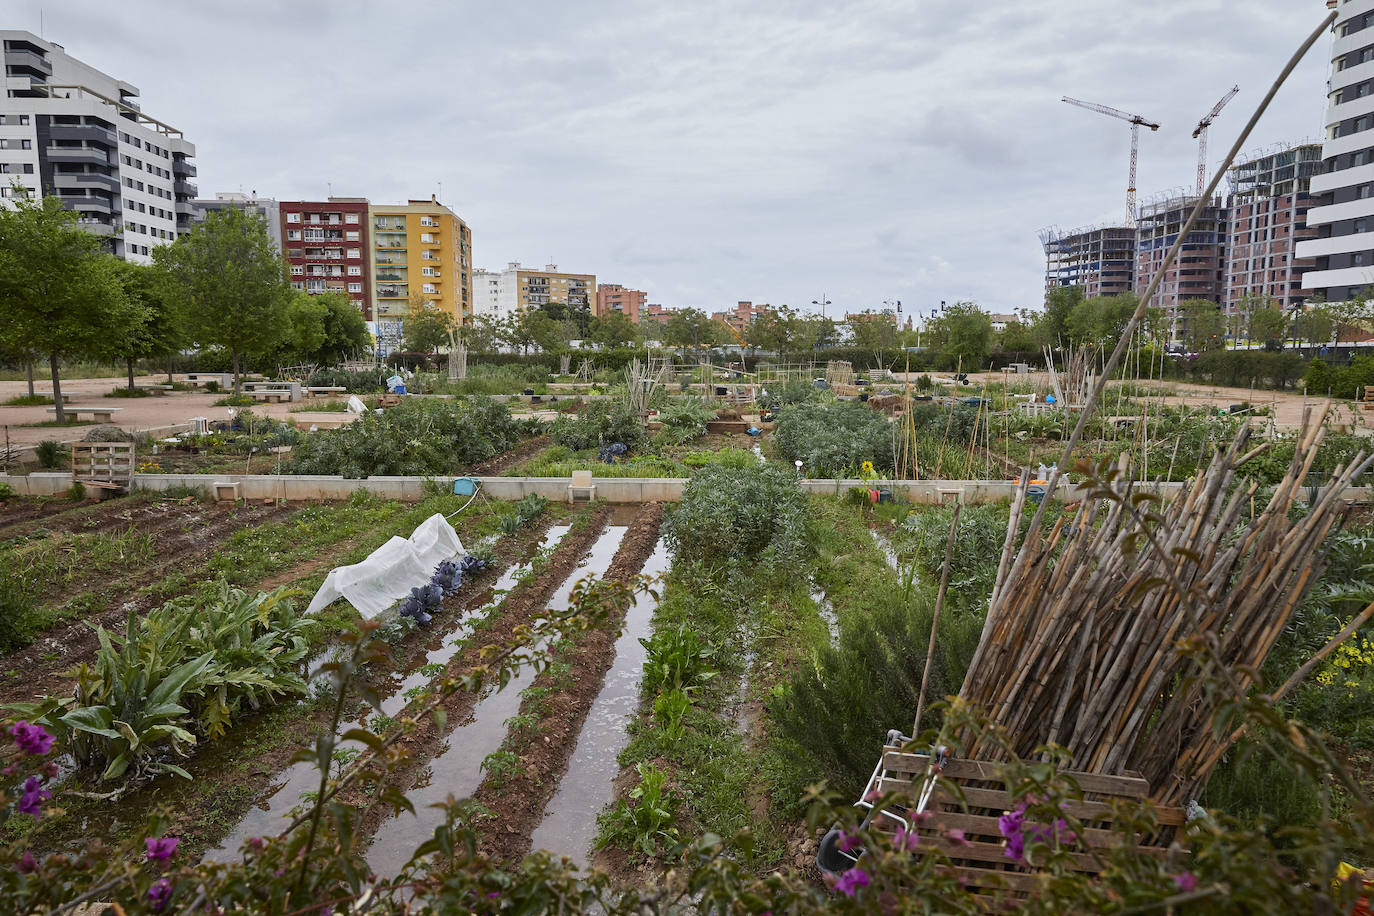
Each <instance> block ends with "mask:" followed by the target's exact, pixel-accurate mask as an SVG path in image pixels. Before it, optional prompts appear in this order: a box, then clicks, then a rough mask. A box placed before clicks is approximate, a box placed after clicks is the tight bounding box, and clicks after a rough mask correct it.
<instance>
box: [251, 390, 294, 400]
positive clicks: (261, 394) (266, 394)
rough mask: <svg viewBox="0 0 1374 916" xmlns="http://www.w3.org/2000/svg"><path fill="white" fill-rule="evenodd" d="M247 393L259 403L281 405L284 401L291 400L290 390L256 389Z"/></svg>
mask: <svg viewBox="0 0 1374 916" xmlns="http://www.w3.org/2000/svg"><path fill="white" fill-rule="evenodd" d="M246 393H247V394H248V395H250V396H251V397H253V398H255V399H256V400H259V401H275V402H277V403H281V402H282V401H289V400H291V389H290V388H254V389H252V390H251V391H248V392H246Z"/></svg>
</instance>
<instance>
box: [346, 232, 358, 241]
mask: <svg viewBox="0 0 1374 916" xmlns="http://www.w3.org/2000/svg"><path fill="white" fill-rule="evenodd" d="M344 240H345V241H348V242H356V241H358V233H357V232H356V231H354V232H345V233H344Z"/></svg>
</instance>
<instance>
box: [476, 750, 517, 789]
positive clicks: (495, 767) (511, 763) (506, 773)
mask: <svg viewBox="0 0 1374 916" xmlns="http://www.w3.org/2000/svg"><path fill="white" fill-rule="evenodd" d="M482 769H484V770H486V771H487V776H488V778H490V779H491V782H492V785H493V786H496V787H498V788H499V787H500V786H502V785H504V784H505V782H506V780H508V779H510V778H511V777H512V776H515V775H517V774H518V773H520V771H521V767H520V755H519V754H517V753H515V752H514V751H493V752H492V753H490V754H488V755H487V757H486V759H485V760H483V761H482Z"/></svg>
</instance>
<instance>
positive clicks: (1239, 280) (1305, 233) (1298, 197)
mask: <svg viewBox="0 0 1374 916" xmlns="http://www.w3.org/2000/svg"><path fill="white" fill-rule="evenodd" d="M1321 167H1322V147H1321V144H1320V143H1299V144H1284V145H1282V146H1279V147H1275V148H1272V149H1268V150H1264V151H1262V152H1260V153H1258V154H1257V155H1254V156H1252V157H1250V158H1248V159H1246V160H1245V161H1243V162H1239V163H1237V164H1236V165H1234V166H1232V167H1231V169H1230V170H1229V171H1228V173H1227V176H1226V177H1227V180H1228V181H1229V182H1230V185H1231V194H1232V202H1231V221H1230V226H1229V235H1228V238H1227V244H1226V290H1225V295H1224V298H1223V302H1224V304H1225V306H1226V310H1227V312H1230V313H1234V312H1235V311H1236V310H1237V307H1238V306H1239V305H1240V303H1241V302H1242V301H1243V300H1245V299H1246V298H1249V297H1256V298H1262V299H1267V300H1269V301H1271V302H1272V303H1274V305H1276V306H1277V307H1278V308H1281V309H1285V310H1287V309H1292V308H1295V307H1297V306H1300V305H1301V304H1302V303H1303V302H1304V301H1305V300H1306V298H1307V293H1305V292H1304V291H1303V288H1302V275H1303V272H1304V271H1307V270H1312V269H1313V268H1315V267H1316V264H1317V261H1316V258H1297V257H1295V254H1294V249H1295V246H1296V245H1297V243H1298V242H1299V241H1300V240H1302V239H1311V238H1316V237H1317V230H1316V229H1315V228H1311V229H1309V228H1308V226H1307V211H1308V210H1309V209H1311V208H1312V206H1313V197H1312V194H1311V193H1310V186H1311V179H1312V176H1313V175H1316V174H1318V173H1320V171H1321Z"/></svg>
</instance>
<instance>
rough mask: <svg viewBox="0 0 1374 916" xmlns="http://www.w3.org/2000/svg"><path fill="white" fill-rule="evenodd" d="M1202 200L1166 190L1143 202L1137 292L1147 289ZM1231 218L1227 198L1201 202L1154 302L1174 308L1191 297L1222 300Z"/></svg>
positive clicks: (1169, 309) (1138, 224)
mask: <svg viewBox="0 0 1374 916" xmlns="http://www.w3.org/2000/svg"><path fill="white" fill-rule="evenodd" d="M1197 202H1198V199H1197V197H1196V196H1191V195H1187V194H1162V195H1160V196H1158V197H1156V198H1155V199H1154V200H1151V201H1147V202H1146V203H1144V204H1141V206H1140V210H1139V214H1138V217H1137V219H1136V262H1135V276H1136V281H1135V282H1136V291H1137V292H1141V293H1143V292H1144V291H1145V287H1146V286H1147V285H1148V284H1149V283H1150V282H1151V281H1152V280H1153V279H1154V276H1155V274H1156V273H1158V272H1159V270H1160V268H1161V267H1162V266H1163V264H1164V256H1165V255H1166V254H1168V252H1169V249H1170V248H1171V247H1173V244H1174V242H1175V241H1177V240H1178V236H1179V233H1180V232H1182V231H1183V225H1184V224H1185V223H1186V222H1188V217H1189V216H1191V215H1192V212H1193V209H1194V207H1195V206H1196V205H1197ZM1229 224H1230V208H1229V206H1228V203H1227V200H1226V198H1224V197H1216V198H1213V199H1212V200H1210V201H1209V202H1208V203H1207V205H1206V206H1204V207H1203V208H1202V212H1201V213H1200V214H1199V215H1198V219H1197V222H1196V223H1195V224H1194V225H1193V228H1192V230H1191V231H1190V232H1189V233H1188V235H1187V237H1186V238H1184V240H1183V246H1182V247H1181V248H1179V251H1178V256H1177V257H1176V258H1175V259H1174V261H1173V263H1172V264H1170V265H1169V269H1168V270H1166V271H1165V272H1164V277H1163V279H1162V280H1160V283H1159V286H1158V287H1157V288H1156V289H1155V292H1154V295H1153V296H1151V297H1150V303H1149V305H1150V307H1151V308H1162V309H1164V310H1165V311H1166V312H1168V313H1170V314H1172V313H1173V311H1174V310H1175V309H1176V308H1178V306H1179V305H1180V304H1181V303H1183V302H1186V301H1188V300H1190V299H1206V300H1208V301H1209V302H1215V303H1216V304H1217V305H1218V307H1219V306H1220V305H1221V304H1222V298H1223V296H1224V294H1225V290H1226V278H1225V274H1226V236H1227V231H1228V228H1227V227H1228V226H1229Z"/></svg>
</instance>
